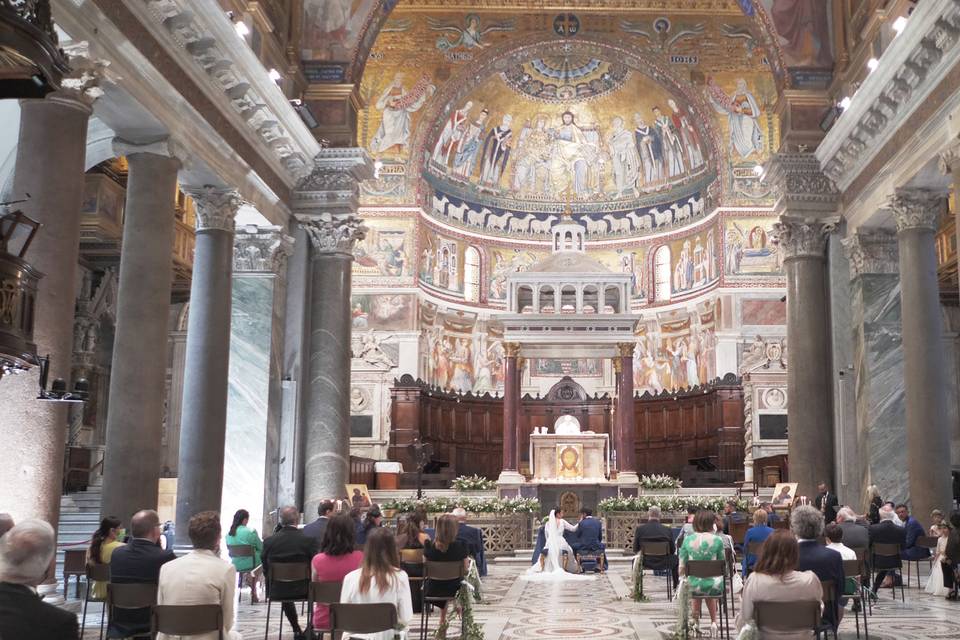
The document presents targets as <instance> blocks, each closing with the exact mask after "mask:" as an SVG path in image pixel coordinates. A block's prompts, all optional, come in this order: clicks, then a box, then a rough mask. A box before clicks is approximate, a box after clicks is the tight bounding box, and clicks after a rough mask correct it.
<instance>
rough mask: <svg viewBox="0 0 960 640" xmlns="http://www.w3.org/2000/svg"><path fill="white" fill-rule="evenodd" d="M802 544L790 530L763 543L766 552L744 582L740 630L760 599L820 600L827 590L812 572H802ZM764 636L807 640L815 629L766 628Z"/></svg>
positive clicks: (767, 600) (789, 639) (739, 618)
mask: <svg viewBox="0 0 960 640" xmlns="http://www.w3.org/2000/svg"><path fill="white" fill-rule="evenodd" d="M799 561H800V551H799V545H798V544H797V540H796V538H794V536H793V534H792V533H790V532H789V531H785V530H781V531H775V532H774V533H772V534H771V535H770V536H769V537H768V538H767V539H766V541H765V542H764V543H763V554H762V555H761V556H760V558H759V559H758V560H757V564H755V565H754V567H753V571H751V572H750V576H749V577H748V578H747V581H746V582H745V583H744V585H743V599H742V601H741V604H740V611H738V612H737V631H740V630H741V629H743V627H744V625H746V624H747V623H748V622H751V621H752V620H753V619H754V617H755V616H754V611H755V609H756V605H757V603H758V602H820V600H821V598H822V597H823V591H822V590H821V588H820V580H819V579H818V578H817V576H816V574H814V573H813V572H812V571H798V570H797V566H798V565H799ZM757 635H758V637H763V638H764V639H768V638H769V639H772V638H776V640H806V639H807V638H812V637H813V630H809V631H797V632H777V631H763V633H762V636H761V635H760V634H757Z"/></svg>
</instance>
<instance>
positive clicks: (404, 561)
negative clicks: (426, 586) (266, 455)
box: [400, 549, 424, 606]
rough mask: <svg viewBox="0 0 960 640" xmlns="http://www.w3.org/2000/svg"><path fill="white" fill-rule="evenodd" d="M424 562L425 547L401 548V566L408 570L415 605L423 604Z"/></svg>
mask: <svg viewBox="0 0 960 640" xmlns="http://www.w3.org/2000/svg"><path fill="white" fill-rule="evenodd" d="M423 562H424V560H423V549H401V550H400V568H401V569H403V570H404V571H406V572H407V578H408V579H409V581H410V598H411V600H412V601H413V603H414V606H419V605H421V604H423Z"/></svg>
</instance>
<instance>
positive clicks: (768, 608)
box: [753, 600, 820, 636]
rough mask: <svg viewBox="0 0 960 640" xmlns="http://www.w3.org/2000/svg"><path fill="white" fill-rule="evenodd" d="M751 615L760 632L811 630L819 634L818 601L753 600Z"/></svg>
mask: <svg viewBox="0 0 960 640" xmlns="http://www.w3.org/2000/svg"><path fill="white" fill-rule="evenodd" d="M753 617H754V620H755V621H756V623H757V630H758V631H760V632H764V631H772V632H777V633H789V632H791V631H793V632H800V631H813V632H814V633H815V634H817V635H818V636H819V634H820V603H819V602H814V601H813V600H810V601H808V602H754V603H753Z"/></svg>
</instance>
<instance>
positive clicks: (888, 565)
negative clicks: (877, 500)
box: [870, 505, 907, 592]
mask: <svg viewBox="0 0 960 640" xmlns="http://www.w3.org/2000/svg"><path fill="white" fill-rule="evenodd" d="M878 514H879V518H880V524H872V525H870V544H871V545H873V544H877V543H878V542H879V543H881V544H896V545H899V546H900V548H901V549H903V545H904V544H906V542H907V532H906V530H905V529H904V528H903V527H898V526H897V524H896V521H897V514H896V513H894V511H893V508H892V507H890V506H889V505H884V506H882V507H881V508H880V510H879V511H878ZM870 563H871V564H872V565H873V570H874V571H876V572H877V575H876V577H875V578H874V580H873V591H874V592H876V591H877V590H879V589H880V586H881V585H882V584H883V582H884V579H886V578H887V572H888V571H889V570H891V569H896V568H898V567H899V566H900V559H899V558H893V557H873V558H871V560H870ZM894 579H895V578H894V576H890V581H891V583H892V581H893V580H894Z"/></svg>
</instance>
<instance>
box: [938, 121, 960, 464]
mask: <svg viewBox="0 0 960 640" xmlns="http://www.w3.org/2000/svg"><path fill="white" fill-rule="evenodd" d="M939 160H940V170H941V171H942V172H943V174H944V175H950V176H951V177H952V178H953V185H952V190H953V198H954V209H956V208H957V206H958V205H960V137H958V138H957V139H955V140H954V143H953V145H952V146H951V147H950V148H948V149H947V150H946V151H944V152H943V153H941V154H940V158H939ZM953 213H954V216H957V211H954V212H953ZM957 247H960V224H958V225H957ZM945 337H946V336H945ZM958 344H960V343H957V342H956V341H950V342H947V343H946V344H945V345H944V347H945V348H946V349H948V350H949V351H950V352H952V354H953V355H952V357H948V358H947V361H948V363H949V364H950V365H953V364H954V363H955V362H956V361H957V359H958V357H960V347H958ZM954 368H955V370H956V367H954ZM956 377H957V376H956V374H955V375H954V379H955V380H956ZM958 393H960V388H958V386H957V385H956V384H955V385H954V386H953V393H952V394H951V398H950V400H949V402H950V410H951V414H952V415H953V416H956V414H957V409H958V407H957V394H958ZM951 422H953V433H952V435H951V437H950V449H951V453H950V459H951V460H953V461H954V462H956V461H960V419H957V418H956V417H954V418H953V419H952V420H951Z"/></svg>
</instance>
